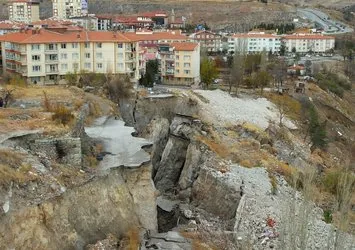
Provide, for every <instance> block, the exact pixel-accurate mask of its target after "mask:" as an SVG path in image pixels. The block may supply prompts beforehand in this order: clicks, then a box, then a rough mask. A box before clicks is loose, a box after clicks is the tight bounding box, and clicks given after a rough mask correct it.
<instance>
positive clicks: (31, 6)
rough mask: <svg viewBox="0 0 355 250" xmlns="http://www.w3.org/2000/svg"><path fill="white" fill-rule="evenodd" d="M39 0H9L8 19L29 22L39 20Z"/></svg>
mask: <svg viewBox="0 0 355 250" xmlns="http://www.w3.org/2000/svg"><path fill="white" fill-rule="evenodd" d="M39 3H40V1H39V0H10V1H9V2H8V10H9V20H10V21H16V22H23V23H31V22H34V21H38V20H39Z"/></svg>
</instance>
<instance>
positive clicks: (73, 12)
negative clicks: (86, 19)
mask: <svg viewBox="0 0 355 250" xmlns="http://www.w3.org/2000/svg"><path fill="white" fill-rule="evenodd" d="M52 4H53V16H54V17H58V18H60V19H68V18H70V17H75V16H85V15H87V14H88V0H52Z"/></svg>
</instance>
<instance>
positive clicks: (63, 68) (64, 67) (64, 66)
mask: <svg viewBox="0 0 355 250" xmlns="http://www.w3.org/2000/svg"><path fill="white" fill-rule="evenodd" d="M60 68H61V69H62V70H63V71H64V70H68V64H66V63H62V64H61V65H60Z"/></svg>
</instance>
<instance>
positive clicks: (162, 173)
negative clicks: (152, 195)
mask: <svg viewBox="0 0 355 250" xmlns="http://www.w3.org/2000/svg"><path fill="white" fill-rule="evenodd" d="M188 144H189V142H188V141H187V140H184V139H181V138H179V137H176V136H170V138H169V140H168V143H167V145H166V147H165V149H164V152H163V155H162V159H161V162H160V164H159V169H158V170H157V173H156V175H155V176H154V183H155V186H156V188H157V189H158V190H159V191H161V192H167V191H170V192H171V191H173V189H174V188H175V187H176V184H177V183H178V181H179V177H180V174H181V170H182V168H183V166H184V163H185V157H186V151H187V147H188Z"/></svg>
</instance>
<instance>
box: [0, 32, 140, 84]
mask: <svg viewBox="0 0 355 250" xmlns="http://www.w3.org/2000/svg"><path fill="white" fill-rule="evenodd" d="M0 41H1V44H2V46H1V47H2V54H3V62H2V63H3V69H4V70H5V71H7V72H10V73H17V74H20V75H22V76H23V77H25V78H26V79H27V81H28V82H29V83H38V84H50V83H57V82H58V81H59V80H61V79H63V78H64V77H65V75H66V74H67V73H69V72H70V73H77V72H80V71H88V72H95V73H112V74H126V75H129V76H130V78H131V79H132V80H134V81H137V80H138V79H139V77H140V75H139V71H138V67H139V61H138V41H136V40H133V39H128V38H127V37H125V36H124V35H123V34H121V33H115V32H93V31H91V32H90V31H80V32H67V33H56V32H52V31H47V30H45V29H40V30H27V31H22V32H19V33H11V34H7V35H4V36H2V37H0Z"/></svg>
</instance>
